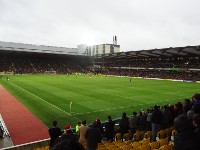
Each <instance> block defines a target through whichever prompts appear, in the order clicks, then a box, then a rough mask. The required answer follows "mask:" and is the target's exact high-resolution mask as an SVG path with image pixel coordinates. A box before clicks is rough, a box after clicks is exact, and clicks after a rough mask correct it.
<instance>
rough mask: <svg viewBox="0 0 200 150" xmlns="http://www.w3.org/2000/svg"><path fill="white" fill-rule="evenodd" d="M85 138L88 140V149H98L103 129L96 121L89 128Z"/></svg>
mask: <svg viewBox="0 0 200 150" xmlns="http://www.w3.org/2000/svg"><path fill="white" fill-rule="evenodd" d="M85 138H86V141H87V144H86V150H96V149H97V147H98V143H101V131H100V130H99V128H98V127H97V124H96V121H94V122H93V124H92V126H91V127H89V128H88V129H87V131H86V133H85Z"/></svg>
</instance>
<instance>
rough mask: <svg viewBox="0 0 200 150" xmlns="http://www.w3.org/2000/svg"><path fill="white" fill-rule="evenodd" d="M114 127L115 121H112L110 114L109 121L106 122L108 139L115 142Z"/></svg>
mask: <svg viewBox="0 0 200 150" xmlns="http://www.w3.org/2000/svg"><path fill="white" fill-rule="evenodd" d="M114 127H115V123H114V121H112V118H111V116H108V122H107V123H106V124H105V132H106V137H107V140H111V142H113V138H114Z"/></svg>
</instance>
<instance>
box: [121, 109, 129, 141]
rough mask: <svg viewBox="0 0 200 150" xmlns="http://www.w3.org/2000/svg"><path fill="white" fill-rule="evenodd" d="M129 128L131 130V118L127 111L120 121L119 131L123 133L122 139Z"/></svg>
mask: <svg viewBox="0 0 200 150" xmlns="http://www.w3.org/2000/svg"><path fill="white" fill-rule="evenodd" d="M128 130H129V120H128V117H126V113H125V112H124V113H123V115H122V118H121V120H120V121H119V131H120V133H121V136H122V139H123V135H124V134H125V133H127V132H128Z"/></svg>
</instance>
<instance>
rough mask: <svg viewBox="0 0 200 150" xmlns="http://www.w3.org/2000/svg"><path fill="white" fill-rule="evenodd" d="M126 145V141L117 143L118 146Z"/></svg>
mask: <svg viewBox="0 0 200 150" xmlns="http://www.w3.org/2000/svg"><path fill="white" fill-rule="evenodd" d="M124 145H126V143H125V142H121V143H117V147H118V148H121V147H123V146H124Z"/></svg>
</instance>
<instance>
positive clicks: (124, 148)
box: [121, 145, 132, 150]
mask: <svg viewBox="0 0 200 150" xmlns="http://www.w3.org/2000/svg"><path fill="white" fill-rule="evenodd" d="M121 149H122V150H130V149H132V145H124V146H123V147H122V148H121Z"/></svg>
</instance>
